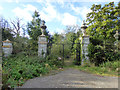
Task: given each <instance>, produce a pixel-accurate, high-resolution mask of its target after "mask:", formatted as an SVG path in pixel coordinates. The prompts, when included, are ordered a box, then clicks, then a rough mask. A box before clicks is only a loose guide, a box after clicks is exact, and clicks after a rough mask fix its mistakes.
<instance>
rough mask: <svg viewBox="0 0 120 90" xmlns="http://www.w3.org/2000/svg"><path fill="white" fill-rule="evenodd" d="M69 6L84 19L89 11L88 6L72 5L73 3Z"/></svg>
mask: <svg viewBox="0 0 120 90" xmlns="http://www.w3.org/2000/svg"><path fill="white" fill-rule="evenodd" d="M70 8H71V9H72V10H73V11H74V12H75V13H76V14H80V15H81V16H82V18H83V19H86V15H87V13H89V12H91V10H90V8H87V7H86V6H84V7H74V5H73V4H71V5H70Z"/></svg>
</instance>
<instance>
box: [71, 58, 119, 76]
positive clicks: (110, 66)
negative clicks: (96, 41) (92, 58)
mask: <svg viewBox="0 0 120 90" xmlns="http://www.w3.org/2000/svg"><path fill="white" fill-rule="evenodd" d="M71 67H73V68H77V69H79V70H81V71H86V72H89V73H92V74H97V75H102V76H120V73H119V72H120V60H119V61H111V62H110V61H108V62H106V63H103V64H101V65H100V66H99V67H97V66H95V65H94V64H87V65H82V66H71Z"/></svg>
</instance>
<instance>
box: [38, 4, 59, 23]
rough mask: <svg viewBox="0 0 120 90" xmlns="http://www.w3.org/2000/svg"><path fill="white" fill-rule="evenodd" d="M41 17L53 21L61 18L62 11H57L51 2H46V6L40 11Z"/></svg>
mask: <svg viewBox="0 0 120 90" xmlns="http://www.w3.org/2000/svg"><path fill="white" fill-rule="evenodd" d="M40 15H41V18H42V19H44V20H45V21H47V22H48V21H52V20H55V19H57V20H60V19H61V17H60V13H59V12H57V11H56V9H55V7H54V6H53V5H52V4H50V3H46V5H45V7H43V9H42V11H41V12H40Z"/></svg>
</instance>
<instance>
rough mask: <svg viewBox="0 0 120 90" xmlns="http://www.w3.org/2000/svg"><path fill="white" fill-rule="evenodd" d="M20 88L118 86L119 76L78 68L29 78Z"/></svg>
mask: <svg viewBox="0 0 120 90" xmlns="http://www.w3.org/2000/svg"><path fill="white" fill-rule="evenodd" d="M19 88H118V77H108V76H98V75H93V74H89V73H86V72H83V71H80V70H77V69H72V68H69V69H65V70H64V71H61V72H59V73H57V74H55V75H50V76H44V77H37V78H34V79H30V80H28V81H27V82H26V83H25V84H24V85H23V86H22V87H19Z"/></svg>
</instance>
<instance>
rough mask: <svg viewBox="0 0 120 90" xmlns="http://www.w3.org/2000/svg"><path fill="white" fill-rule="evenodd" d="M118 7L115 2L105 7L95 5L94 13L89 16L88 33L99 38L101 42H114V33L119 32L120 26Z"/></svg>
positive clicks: (93, 6) (119, 5)
mask: <svg viewBox="0 0 120 90" xmlns="http://www.w3.org/2000/svg"><path fill="white" fill-rule="evenodd" d="M119 7H120V2H119V3H118V6H115V4H114V2H110V3H109V4H105V5H104V6H103V7H102V6H101V4H100V5H95V4H93V5H92V7H91V10H92V12H90V13H88V14H87V21H88V25H89V27H88V28H87V32H88V33H89V34H90V36H92V37H93V38H99V39H101V40H104V39H111V40H114V37H113V35H114V31H115V30H118V29H119V28H118V27H120V24H118V20H117V16H118V14H119V13H120V11H119V9H120V8H119Z"/></svg>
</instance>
